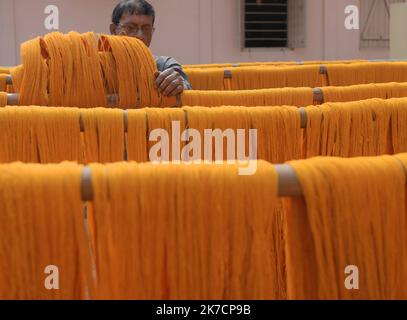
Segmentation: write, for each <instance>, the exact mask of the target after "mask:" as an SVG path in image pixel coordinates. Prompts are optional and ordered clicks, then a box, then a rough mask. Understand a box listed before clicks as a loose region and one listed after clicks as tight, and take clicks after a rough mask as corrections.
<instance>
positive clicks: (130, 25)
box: [110, 13, 154, 47]
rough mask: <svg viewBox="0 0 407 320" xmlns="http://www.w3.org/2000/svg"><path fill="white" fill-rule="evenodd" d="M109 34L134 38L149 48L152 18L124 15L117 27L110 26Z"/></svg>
mask: <svg viewBox="0 0 407 320" xmlns="http://www.w3.org/2000/svg"><path fill="white" fill-rule="evenodd" d="M110 32H111V33H112V34H115V35H124V36H129V37H135V38H137V39H139V40H141V41H143V42H144V44H145V45H146V46H147V47H149V46H150V44H151V39H152V38H153V33H154V27H153V17H151V16H146V15H141V14H128V13H125V14H124V15H123V16H122V18H121V19H120V23H119V25H115V24H113V23H112V24H111V25H110Z"/></svg>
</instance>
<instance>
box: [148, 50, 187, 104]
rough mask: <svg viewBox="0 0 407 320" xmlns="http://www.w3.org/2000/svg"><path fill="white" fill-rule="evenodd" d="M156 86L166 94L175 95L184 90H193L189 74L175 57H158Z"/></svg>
mask: <svg viewBox="0 0 407 320" xmlns="http://www.w3.org/2000/svg"><path fill="white" fill-rule="evenodd" d="M156 63H157V69H158V72H157V73H156V75H155V76H156V87H157V88H158V90H159V91H160V92H161V93H162V94H164V95H166V96H175V95H177V94H180V93H182V92H183V91H184V90H191V89H192V86H191V84H190V83H189V80H188V76H187V75H186V74H185V72H184V71H183V69H182V66H181V65H180V64H179V63H178V62H177V61H176V60H175V59H173V58H170V57H156Z"/></svg>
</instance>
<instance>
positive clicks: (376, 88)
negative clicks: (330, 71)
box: [321, 82, 407, 102]
mask: <svg viewBox="0 0 407 320" xmlns="http://www.w3.org/2000/svg"><path fill="white" fill-rule="evenodd" d="M321 89H322V92H323V95H324V100H325V102H347V101H358V100H365V99H371V98H381V99H389V98H402V97H407V83H396V82H390V83H371V84H359V85H352V86H346V87H323V88H321Z"/></svg>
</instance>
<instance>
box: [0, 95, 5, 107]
mask: <svg viewBox="0 0 407 320" xmlns="http://www.w3.org/2000/svg"><path fill="white" fill-rule="evenodd" d="M6 105H7V92H0V108H3V107H5V106H6Z"/></svg>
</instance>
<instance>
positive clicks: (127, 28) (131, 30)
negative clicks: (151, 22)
mask: <svg viewBox="0 0 407 320" xmlns="http://www.w3.org/2000/svg"><path fill="white" fill-rule="evenodd" d="M117 26H118V27H119V28H120V30H122V31H124V32H125V33H126V34H127V35H129V36H137V35H138V34H139V31H141V33H142V34H144V35H146V36H149V35H151V34H152V33H153V32H154V30H155V28H154V27H152V26H142V27H141V28H139V27H138V26H135V25H123V24H120V23H119V24H118V25H117Z"/></svg>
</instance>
